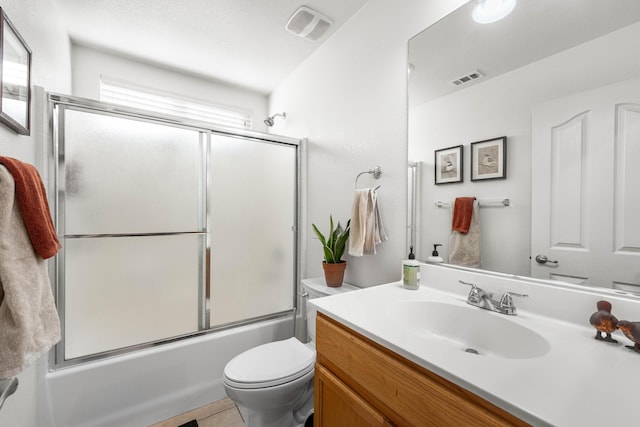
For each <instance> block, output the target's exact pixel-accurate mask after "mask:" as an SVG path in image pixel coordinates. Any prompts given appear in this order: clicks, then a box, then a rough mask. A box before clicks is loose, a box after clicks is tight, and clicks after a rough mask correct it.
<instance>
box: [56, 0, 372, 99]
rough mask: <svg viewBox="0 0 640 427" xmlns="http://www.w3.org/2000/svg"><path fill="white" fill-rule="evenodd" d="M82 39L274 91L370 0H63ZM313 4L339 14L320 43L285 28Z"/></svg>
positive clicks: (73, 32) (68, 20)
mask: <svg viewBox="0 0 640 427" xmlns="http://www.w3.org/2000/svg"><path fill="white" fill-rule="evenodd" d="M56 2H57V4H58V6H59V8H60V12H61V14H62V16H63V19H64V23H65V25H66V27H67V29H68V32H69V36H70V37H71V40H72V42H73V43H75V44H81V45H85V46H91V47H95V48H99V49H103V50H106V51H110V52H115V53H119V54H122V55H124V56H127V57H134V58H138V59H140V60H142V61H145V62H149V63H153V64H157V65H160V66H164V67H167V68H171V69H176V70H180V71H182V72H186V73H190V74H195V75H198V76H202V77H205V78H209V79H212V80H216V81H221V82H225V83H228V84H232V85H237V86H241V87H245V88H248V89H251V90H255V91H257V92H260V93H263V94H269V93H271V92H272V91H273V89H275V87H276V86H277V85H278V83H280V82H281V81H282V80H283V79H285V78H286V77H287V76H288V75H289V74H290V73H291V72H292V71H293V70H295V68H296V67H297V66H298V65H299V64H301V63H302V62H303V61H304V60H305V59H306V58H307V57H308V56H309V55H311V53H313V51H315V50H316V49H317V48H318V47H319V46H320V45H321V44H322V43H323V42H324V41H326V40H327V39H328V38H329V37H330V36H331V34H332V33H333V32H335V31H336V30H337V29H338V28H339V27H340V26H342V25H343V24H344V23H345V22H346V21H347V20H348V19H349V18H350V17H351V16H352V15H353V14H354V13H355V12H357V11H358V9H360V7H362V6H363V5H364V4H365V3H366V2H367V0H309V1H306V2H304V3H301V2H300V1H299V0H56ZM302 5H305V6H307V7H311V8H312V9H315V10H317V11H318V12H320V13H321V14H323V15H325V16H327V17H328V18H329V19H331V20H332V21H333V25H332V26H331V28H330V29H329V32H328V33H327V34H325V35H324V36H322V37H321V38H320V39H319V40H317V41H315V42H313V41H309V40H306V39H303V38H300V37H297V36H295V35H294V34H291V33H290V32H288V31H286V30H285V25H286V23H287V20H288V19H289V17H290V16H291V15H292V14H293V12H294V11H295V10H297V9H298V7H300V6H302Z"/></svg>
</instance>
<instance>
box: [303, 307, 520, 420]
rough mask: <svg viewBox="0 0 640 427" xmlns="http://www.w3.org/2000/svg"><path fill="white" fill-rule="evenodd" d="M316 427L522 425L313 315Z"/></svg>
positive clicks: (514, 418) (383, 348)
mask: <svg viewBox="0 0 640 427" xmlns="http://www.w3.org/2000/svg"><path fill="white" fill-rule="evenodd" d="M316 349H317V356H316V367H315V415H314V423H315V426H316V427H318V426H322V427H341V426H344V427H352V426H394V425H396V426H420V427H422V426H438V427H440V426H483V427H485V426H527V425H528V424H526V423H525V422H523V421H522V420H520V419H519V418H517V417H515V416H513V415H512V414H510V413H508V412H506V411H504V410H502V409H500V408H498V407H497V406H495V405H493V404H492V403H489V402H487V401H486V400H484V399H482V398H480V397H478V396H477V395H475V394H473V393H471V392H469V391H467V390H465V389H464V388H462V387H460V386H458V385H456V384H453V383H452V382H450V381H448V380H446V379H444V378H442V377H440V376H438V375H436V374H434V373H433V372H431V371H429V370H427V369H425V368H423V367H421V366H419V365H417V364H416V363H414V362H411V361H410V360H407V359H405V358H403V357H402V356H400V355H398V354H396V353H394V352H392V351H391V350H389V349H387V348H385V347H383V346H381V345H379V344H377V343H375V342H373V341H371V340H370V339H368V338H366V337H364V336H362V335H360V334H358V333H357V332H355V331H353V330H351V329H349V328H347V327H346V326H344V325H342V324H341V323H339V322H336V321H335V320H333V319H331V318H329V317H327V316H325V315H324V314H322V313H321V312H318V316H317V318H316Z"/></svg>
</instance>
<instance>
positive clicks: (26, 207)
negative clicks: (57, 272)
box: [0, 156, 62, 259]
mask: <svg viewBox="0 0 640 427" xmlns="http://www.w3.org/2000/svg"><path fill="white" fill-rule="evenodd" d="M0 164H3V165H4V166H5V167H6V168H7V169H8V170H9V172H10V173H11V175H12V176H13V179H14V180H15V182H16V196H17V199H18V206H19V207H20V213H21V214H22V219H23V221H24V226H25V228H26V229H27V233H28V234H29V240H31V245H33V249H35V251H36V253H38V255H40V256H41V257H42V258H43V259H47V258H51V257H52V256H54V255H55V254H56V253H58V251H59V250H60V248H61V247H62V245H60V241H58V235H57V234H56V229H55V227H54V226H53V221H52V220H51V211H50V210H49V203H48V202H47V193H46V190H45V188H44V184H43V183H42V179H41V178H40V174H39V173H38V170H37V169H36V168H35V166H32V165H30V164H28V163H24V162H21V161H20V160H17V159H14V158H11V157H1V156H0Z"/></svg>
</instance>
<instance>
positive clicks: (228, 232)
mask: <svg viewBox="0 0 640 427" xmlns="http://www.w3.org/2000/svg"><path fill="white" fill-rule="evenodd" d="M210 163H211V175H210V180H211V181H210V188H211V190H210V193H209V194H210V197H209V200H210V202H209V203H210V206H209V210H210V218H211V226H210V230H211V236H210V240H211V261H210V265H211V273H210V274H211V304H210V307H211V309H210V324H211V326H212V327H214V326H217V325H222V324H225V323H230V322H236V321H240V320H246V319H252V318H256V317H260V316H264V315H269V314H274V313H279V312H284V311H287V310H291V309H292V308H293V302H294V289H295V286H294V280H295V279H294V278H295V273H296V269H295V268H296V230H295V226H296V191H297V188H296V182H297V180H296V167H297V150H296V147H295V146H289V145H284V144H272V143H267V142H264V141H255V140H250V139H240V138H234V137H224V136H215V135H214V136H212V141H211V160H210Z"/></svg>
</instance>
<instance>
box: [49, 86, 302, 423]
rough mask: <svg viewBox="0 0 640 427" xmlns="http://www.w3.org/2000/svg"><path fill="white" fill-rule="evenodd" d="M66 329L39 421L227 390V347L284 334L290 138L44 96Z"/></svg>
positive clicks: (294, 148) (139, 414) (150, 406)
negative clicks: (47, 108)
mask: <svg viewBox="0 0 640 427" xmlns="http://www.w3.org/2000/svg"><path fill="white" fill-rule="evenodd" d="M49 105H50V112H51V119H52V123H53V144H52V152H51V156H50V157H51V162H50V165H49V181H50V182H49V185H50V194H53V195H54V197H53V200H52V205H53V206H52V210H53V211H54V217H55V218H54V220H55V222H56V227H57V229H58V234H59V235H60V237H61V239H62V243H63V250H62V251H61V252H60V254H59V255H58V256H57V258H56V261H55V262H54V263H51V265H52V266H51V268H52V271H51V276H52V277H53V278H54V292H55V294H56V301H57V305H58V308H59V312H60V317H61V323H62V327H63V340H62V341H61V342H60V343H59V344H58V345H57V346H56V348H55V350H54V351H53V352H52V356H51V357H50V360H49V361H48V366H43V367H42V370H43V372H42V375H41V376H39V378H40V381H42V384H41V386H40V387H38V390H40V392H39V393H40V396H39V399H38V402H39V414H40V416H39V418H40V420H41V421H42V422H41V424H42V425H45V426H47V425H50V426H65V427H73V426H95V427H102V426H113V425H118V426H128V425H130V426H140V425H148V424H152V423H154V422H158V421H161V420H162V419H166V418H169V417H171V416H173V415H176V414H178V413H181V412H184V411H186V410H189V409H193V408H196V407H198V406H202V405H204V404H206V403H209V402H212V401H215V400H218V399H221V398H223V397H225V394H224V388H223V386H222V382H221V381H222V372H223V369H224V366H225V364H226V363H227V362H228V361H229V360H230V359H231V358H232V357H234V356H235V355H237V354H238V353H240V352H242V351H244V350H246V349H248V348H251V347H254V346H256V345H258V344H262V343H266V342H270V341H274V340H279V339H285V338H288V337H291V336H293V334H294V323H295V322H294V320H295V305H296V295H297V293H296V284H297V283H298V281H299V277H298V276H299V273H298V271H297V253H298V232H297V230H298V216H299V215H298V210H299V209H298V199H299V185H298V183H299V178H298V175H299V170H300V169H301V166H300V165H301V154H300V151H301V144H302V141H300V140H295V139H291V138H284V137H277V136H273V135H266V134H261V133H257V132H250V131H240V130H231V129H225V128H214V127H211V126H208V125H206V124H203V123H198V122H186V121H183V120H179V119H176V118H173V117H169V116H161V115H153V116H152V115H150V114H149V113H148V112H144V111H141V110H135V109H131V108H124V107H118V106H115V105H113V104H104V103H99V102H95V101H89V100H85V99H80V98H73V97H68V96H62V95H54V94H50V95H49Z"/></svg>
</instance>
